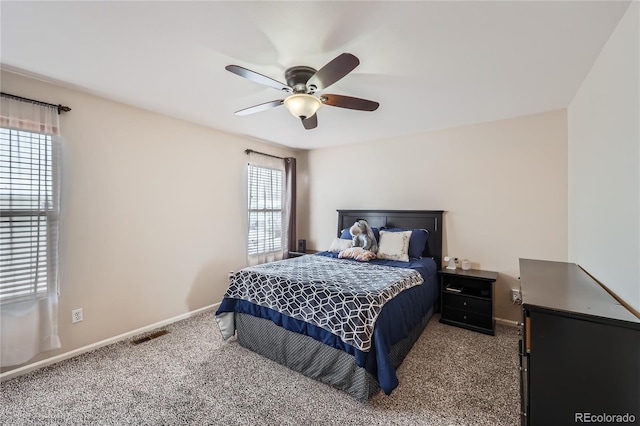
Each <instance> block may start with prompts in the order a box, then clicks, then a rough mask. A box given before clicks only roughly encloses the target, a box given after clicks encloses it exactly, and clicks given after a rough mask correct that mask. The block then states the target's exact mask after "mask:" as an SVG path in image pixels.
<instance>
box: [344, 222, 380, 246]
mask: <svg viewBox="0 0 640 426" xmlns="http://www.w3.org/2000/svg"><path fill="white" fill-rule="evenodd" d="M349 233H350V234H351V242H352V245H353V247H362V248H363V249H365V250H369V251H371V252H373V253H377V252H378V242H377V241H376V237H375V236H374V235H373V230H372V229H371V227H370V226H369V224H368V223H367V221H366V220H364V219H360V220H358V221H356V222H355V223H354V224H353V225H352V226H351V228H349Z"/></svg>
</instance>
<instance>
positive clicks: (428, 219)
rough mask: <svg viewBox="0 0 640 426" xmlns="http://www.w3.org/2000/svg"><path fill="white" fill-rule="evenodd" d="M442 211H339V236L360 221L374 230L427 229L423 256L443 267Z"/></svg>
mask: <svg viewBox="0 0 640 426" xmlns="http://www.w3.org/2000/svg"><path fill="white" fill-rule="evenodd" d="M443 213H444V211H442V210H338V236H340V234H341V232H342V230H343V229H346V228H349V227H351V225H353V223H354V222H355V221H356V220H358V219H364V220H366V221H367V222H368V223H369V226H371V227H372V228H381V227H383V226H386V227H388V228H406V229H426V230H427V231H429V239H428V240H427V246H426V247H425V249H424V253H423V254H422V256H424V257H433V258H434V259H435V261H436V265H438V268H441V267H442V231H443V228H444V227H443V222H442V216H443Z"/></svg>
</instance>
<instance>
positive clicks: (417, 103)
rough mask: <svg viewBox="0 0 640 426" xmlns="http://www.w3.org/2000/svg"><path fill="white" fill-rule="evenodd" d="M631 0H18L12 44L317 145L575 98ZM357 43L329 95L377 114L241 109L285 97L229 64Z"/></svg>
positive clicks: (10, 5)
mask: <svg viewBox="0 0 640 426" xmlns="http://www.w3.org/2000/svg"><path fill="white" fill-rule="evenodd" d="M628 5H629V1H626V0H625V1H603V2H594V1H529V2H523V1H499V2H485V1H472V2H457V1H448V2H395V1H388V2H371V3H369V2H324V1H314V2H256V3H254V2H177V1H176V2H12V1H5V0H3V1H2V2H0V8H1V9H0V14H1V24H2V29H1V50H0V53H1V55H2V56H1V62H2V65H3V66H5V67H6V68H8V69H13V70H20V71H23V72H26V73H29V74H34V75H38V76H44V77H46V78H49V79H51V80H52V81H57V82H62V83H63V84H68V85H71V86H73V87H76V88H81V89H83V90H86V91H88V92H90V93H94V94H98V95H100V96H103V97H106V98H109V99H113V100H116V101H120V102H123V103H127V104H131V105H134V106H137V107H140V108H144V109H148V110H151V111H155V112H158V113H162V114H166V115H169V116H173V117H177V118H181V119H184V120H188V121H191V122H195V123H199V124H202V125H205V126H210V127H213V128H217V129H222V130H224V131H227V132H230V133H235V134H240V135H245V136H248V137H251V138H256V139H259V140H263V141H268V142H271V143H277V144H281V145H286V146H289V147H293V148H302V149H310V148H319V147H324V146H334V145H338V144H346V143H353V142H360V141H367V140H374V139H380V138H393V137H397V136H402V135H408V134H414V133H419V132H424V131H428V130H433V129H440V128H447V127H454V126H460V125H465V124H471V123H478V122H485V121H492V120H497V119H503V118H508V117H514V116H519V115H525V114H532V113H537V112H542V111H549V110H554V109H558V108H565V107H567V106H568V105H569V103H570V102H571V100H572V98H573V96H574V95H575V93H576V91H577V89H578V88H579V87H580V84H581V83H582V81H583V79H584V77H585V76H586V74H587V73H588V71H589V69H590V68H591V66H592V64H593V62H594V61H595V59H596V57H597V55H598V54H599V52H600V50H601V49H602V47H603V46H604V44H605V43H606V41H607V39H608V37H609V36H610V34H611V33H612V31H613V30H614V28H615V26H616V25H617V23H618V21H619V20H620V18H621V17H622V15H623V14H624V12H625V10H626V8H627V7H628ZM342 52H349V53H353V54H354V55H356V56H357V57H358V58H359V59H360V65H359V66H358V67H357V68H356V69H355V70H354V71H353V72H352V73H350V74H349V75H347V76H346V77H344V78H343V79H342V80H340V81H339V82H337V83H336V84H334V85H332V86H331V87H329V88H328V89H326V90H325V91H324V93H335V94H342V95H348V96H355V97H362V98H365V99H371V100H375V101H378V102H380V108H379V109H378V110H377V111H375V112H361V111H352V110H347V109H342V108H336V107H330V106H323V107H322V108H321V109H320V110H319V111H318V128H316V129H314V130H305V129H304V128H303V127H302V125H301V123H300V121H299V120H297V119H295V118H294V117H293V116H292V115H291V114H290V113H289V112H288V111H287V110H286V109H285V108H284V107H277V108H274V109H271V110H268V111H264V112H260V113H256V114H252V115H248V116H236V115H234V111H236V110H239V109H243V108H246V107H249V106H252V105H255V104H259V103H264V102H267V101H271V100H275V99H282V98H283V94H282V93H281V92H278V91H277V90H275V89H272V88H269V87H265V86H261V85H259V84H256V83H254V82H252V81H249V80H247V79H244V78H240V77H238V76H236V75H234V74H232V73H230V72H228V71H226V70H225V69H224V67H225V66H226V65H228V64H236V65H241V66H243V67H246V68H249V69H251V70H254V71H256V72H259V73H261V74H264V75H267V76H269V77H271V78H274V79H276V80H279V81H282V82H284V71H285V69H286V68H288V67H290V66H293V65H308V66H312V67H314V68H316V69H319V68H321V67H322V66H323V65H324V64H326V63H327V62H329V61H330V60H331V59H333V58H334V57H336V56H337V55H339V54H340V53H342ZM15 94H16V95H19V93H15ZM56 102H57V101H56ZM70 106H71V107H73V105H70Z"/></svg>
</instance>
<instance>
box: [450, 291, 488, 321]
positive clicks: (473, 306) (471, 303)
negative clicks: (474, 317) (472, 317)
mask: <svg viewBox="0 0 640 426" xmlns="http://www.w3.org/2000/svg"><path fill="white" fill-rule="evenodd" d="M442 303H443V305H444V306H445V307H448V308H456V309H462V310H466V311H472V312H475V313H478V314H484V315H491V300H490V299H479V298H477V297H468V296H464V295H460V294H450V293H448V292H446V291H445V292H443V293H442Z"/></svg>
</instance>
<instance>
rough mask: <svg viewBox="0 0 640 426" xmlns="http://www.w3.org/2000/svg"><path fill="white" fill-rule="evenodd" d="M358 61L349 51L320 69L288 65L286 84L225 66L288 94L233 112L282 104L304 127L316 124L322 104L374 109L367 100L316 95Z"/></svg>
mask: <svg viewBox="0 0 640 426" xmlns="http://www.w3.org/2000/svg"><path fill="white" fill-rule="evenodd" d="M358 64H360V60H358V58H356V57H355V56H354V55H352V54H351V53H343V54H341V55H338V56H337V57H336V58H334V59H333V60H331V61H330V62H329V63H328V64H326V65H325V66H324V67H322V68H320V70H318V71H316V70H315V69H313V68H311V67H307V66H302V65H301V66H295V67H291V68H288V69H287V70H286V71H285V73H284V78H285V80H286V81H287V84H284V83H281V82H279V81H277V80H274V79H272V78H270V77H267V76H265V75H262V74H259V73H257V72H255V71H251V70H249V69H246V68H243V67H241V66H239V65H227V66H226V67H225V69H226V70H227V71H230V72H232V73H234V74H237V75H239V76H240V77H244V78H248V79H249V80H251V81H254V82H256V83H260V84H264V85H265V86H269V87H273V88H274V89H278V90H282V91H284V92H287V93H289V95H288V96H287V97H286V98H284V99H277V100H275V101H270V102H265V103H263V104H259V105H254V106H252V107H249V108H244V109H241V110H239V111H236V115H248V114H253V113H255V112H259V111H265V110H268V109H271V108H274V107H277V106H280V105H283V104H284V106H285V107H286V108H287V109H288V110H289V111H290V112H291V114H293V116H294V117H298V118H300V120H302V125H303V126H304V128H305V129H307V130H310V129H315V128H316V127H317V126H318V116H317V115H316V111H317V110H318V108H320V107H321V106H322V105H323V104H324V105H330V106H334V107H340V108H347V109H355V110H359V111H375V110H376V109H378V106H380V104H379V103H378V102H374V101H369V100H367V99H361V98H353V97H351V96H343V95H329V94H322V95H316V92H320V91H322V90H324V89H326V88H327V87H329V86H331V85H332V84H333V83H335V82H337V81H338V80H340V79H341V78H343V77H344V76H346V75H347V74H349V73H350V72H351V71H353V69H354V68H355V67H357V66H358Z"/></svg>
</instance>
